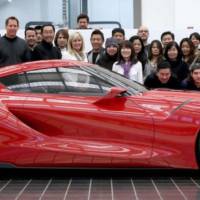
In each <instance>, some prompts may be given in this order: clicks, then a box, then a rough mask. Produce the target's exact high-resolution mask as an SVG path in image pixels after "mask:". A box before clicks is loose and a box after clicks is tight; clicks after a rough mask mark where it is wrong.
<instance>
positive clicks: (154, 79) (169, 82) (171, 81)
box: [144, 61, 179, 89]
mask: <svg viewBox="0 0 200 200" xmlns="http://www.w3.org/2000/svg"><path fill="white" fill-rule="evenodd" d="M144 85H145V86H146V87H147V88H149V89H153V88H170V89H178V88H179V82H178V80H177V78H176V77H175V76H173V74H172V71H171V65H170V63H169V62H167V61H163V62H161V63H160V64H159V65H158V66H157V71H156V72H155V73H152V74H150V75H149V76H147V78H146V79H145V81H144Z"/></svg>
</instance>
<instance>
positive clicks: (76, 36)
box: [66, 32, 88, 62]
mask: <svg viewBox="0 0 200 200" xmlns="http://www.w3.org/2000/svg"><path fill="white" fill-rule="evenodd" d="M84 50H85V45H84V40H83V36H82V35H81V34H80V33H79V32H75V33H72V34H71V35H70V36H69V40H68V52H67V56H66V58H67V59H70V60H80V61H85V62H87V61H88V60H87V55H86V53H85V51H84Z"/></svg>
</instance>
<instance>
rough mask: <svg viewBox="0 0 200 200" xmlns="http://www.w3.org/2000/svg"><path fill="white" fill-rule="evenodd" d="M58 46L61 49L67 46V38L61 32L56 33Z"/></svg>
mask: <svg viewBox="0 0 200 200" xmlns="http://www.w3.org/2000/svg"><path fill="white" fill-rule="evenodd" d="M57 43H58V47H59V48H61V49H63V48H66V47H67V38H65V37H64V35H63V34H62V33H60V34H59V35H58V39H57Z"/></svg>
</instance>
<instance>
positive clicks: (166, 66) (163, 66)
mask: <svg viewBox="0 0 200 200" xmlns="http://www.w3.org/2000/svg"><path fill="white" fill-rule="evenodd" d="M171 68H172V66H171V64H170V63H169V62H167V61H162V62H160V63H159V64H158V66H157V69H156V71H157V72H159V71H160V70H161V69H170V70H171Z"/></svg>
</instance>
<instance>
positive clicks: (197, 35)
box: [189, 32, 200, 41]
mask: <svg viewBox="0 0 200 200" xmlns="http://www.w3.org/2000/svg"><path fill="white" fill-rule="evenodd" d="M192 37H195V38H196V39H197V40H199V41H200V34H199V33H197V32H193V33H191V34H190V37H189V38H190V40H191V39H192Z"/></svg>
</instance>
